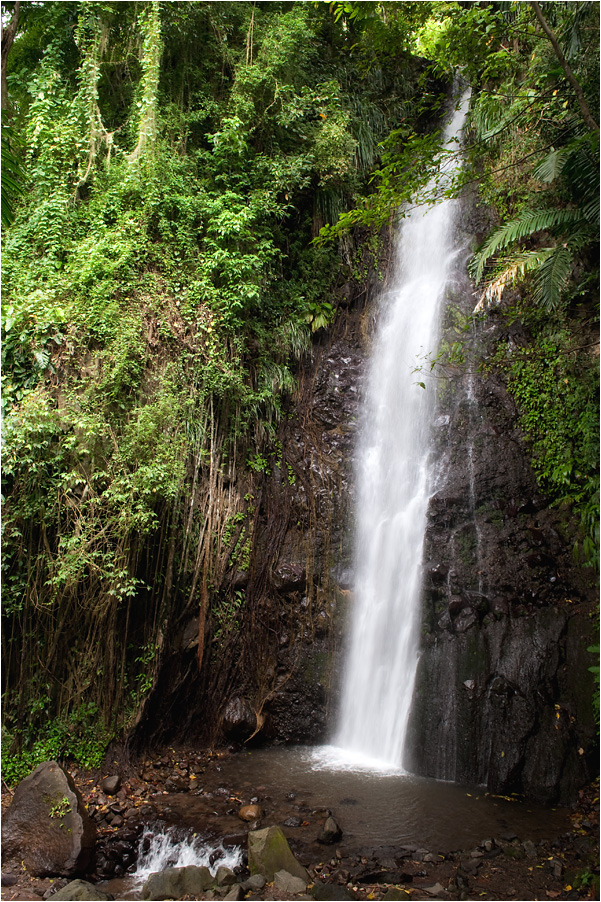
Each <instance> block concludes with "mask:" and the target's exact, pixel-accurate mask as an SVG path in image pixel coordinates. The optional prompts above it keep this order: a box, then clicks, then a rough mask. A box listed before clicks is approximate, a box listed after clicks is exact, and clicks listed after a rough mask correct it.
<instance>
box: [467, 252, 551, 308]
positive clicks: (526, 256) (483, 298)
mask: <svg viewBox="0 0 601 902" xmlns="http://www.w3.org/2000/svg"><path fill="white" fill-rule="evenodd" d="M554 250H555V248H552V247H543V248H538V249H537V250H535V251H524V252H523V253H521V254H516V255H515V256H514V257H512V258H511V259H509V260H506V261H505V262H504V264H503V269H502V270H501V271H500V272H497V274H496V275H495V277H494V278H493V279H492V280H491V281H490V282H489V283H488V284H487V285H486V287H485V289H484V291H483V292H482V294H481V295H480V299H479V301H478V303H477V304H476V307H475V308H474V313H476V312H478V311H479V310H484V309H486V307H490V306H491V305H493V304H498V303H499V302H500V300H501V298H502V296H503V292H504V291H505V289H506V288H507V286H508V285H512V284H514V283H515V282H517V281H518V280H519V279H523V278H524V276H525V275H526V273H528V272H531V271H532V270H534V269H537V268H538V267H540V266H541V265H542V264H543V263H544V262H545V260H546V259H547V257H548V256H549V255H550V254H551V253H552V252H553V251H554Z"/></svg>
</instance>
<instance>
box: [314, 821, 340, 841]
mask: <svg viewBox="0 0 601 902" xmlns="http://www.w3.org/2000/svg"><path fill="white" fill-rule="evenodd" d="M341 837H342V830H341V829H340V827H339V826H338V824H337V823H336V821H335V820H334V818H333V817H332V816H331V815H330V817H328V818H327V819H326V822H325V824H324V825H323V827H322V828H321V830H320V831H319V836H318V837H317V842H319V843H322V845H330V844H331V843H335V842H338V840H339V839H340V838H341Z"/></svg>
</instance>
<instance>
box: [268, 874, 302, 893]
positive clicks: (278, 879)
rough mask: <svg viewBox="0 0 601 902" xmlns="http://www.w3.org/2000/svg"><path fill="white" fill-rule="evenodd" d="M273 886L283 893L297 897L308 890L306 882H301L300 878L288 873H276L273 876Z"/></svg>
mask: <svg viewBox="0 0 601 902" xmlns="http://www.w3.org/2000/svg"><path fill="white" fill-rule="evenodd" d="M273 885H274V888H275V889H280V890H282V892H283V893H287V894H288V895H290V896H297V895H298V894H299V893H304V892H305V890H306V889H307V883H306V881H305V880H301V878H300V877H293V876H292V874H289V873H288V871H276V873H275V874H274V876H273Z"/></svg>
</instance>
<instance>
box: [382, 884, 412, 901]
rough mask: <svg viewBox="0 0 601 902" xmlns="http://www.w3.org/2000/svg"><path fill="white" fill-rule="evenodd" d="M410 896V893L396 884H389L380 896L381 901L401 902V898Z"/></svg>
mask: <svg viewBox="0 0 601 902" xmlns="http://www.w3.org/2000/svg"><path fill="white" fill-rule="evenodd" d="M410 898H411V893H408V892H407V890H406V889H401V888H400V887H398V886H391V887H390V889H389V890H387V891H386V892H385V893H384V895H383V896H382V902H401V900H403V899H410Z"/></svg>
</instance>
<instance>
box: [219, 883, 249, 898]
mask: <svg viewBox="0 0 601 902" xmlns="http://www.w3.org/2000/svg"><path fill="white" fill-rule="evenodd" d="M223 898H224V900H225V902H238V900H239V899H243V898H244V893H243V891H242V887H241V886H240V884H239V883H236V885H235V886H232V888H231V889H230V891H229V892H228V893H227V895H225V896H224V897H223Z"/></svg>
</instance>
